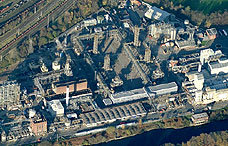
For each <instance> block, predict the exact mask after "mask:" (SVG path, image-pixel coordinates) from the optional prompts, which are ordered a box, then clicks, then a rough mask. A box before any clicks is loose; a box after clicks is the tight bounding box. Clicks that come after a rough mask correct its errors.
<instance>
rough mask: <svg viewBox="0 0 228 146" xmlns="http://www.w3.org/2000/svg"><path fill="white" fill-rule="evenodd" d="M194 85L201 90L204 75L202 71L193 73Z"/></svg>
mask: <svg viewBox="0 0 228 146" xmlns="http://www.w3.org/2000/svg"><path fill="white" fill-rule="evenodd" d="M193 83H194V85H195V87H196V89H198V90H202V89H203V83H204V76H203V74H202V73H196V74H194V82H193Z"/></svg>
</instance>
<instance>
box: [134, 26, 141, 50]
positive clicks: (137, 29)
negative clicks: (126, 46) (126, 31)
mask: <svg viewBox="0 0 228 146" xmlns="http://www.w3.org/2000/svg"><path fill="white" fill-rule="evenodd" d="M139 32H140V28H139V27H138V26H135V27H134V46H135V47H138V46H140V43H139Z"/></svg>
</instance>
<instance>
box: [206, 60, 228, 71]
mask: <svg viewBox="0 0 228 146" xmlns="http://www.w3.org/2000/svg"><path fill="white" fill-rule="evenodd" d="M208 69H209V71H210V73H211V74H219V73H220V72H223V73H228V59H227V58H220V59H219V60H218V61H216V62H209V63H208Z"/></svg>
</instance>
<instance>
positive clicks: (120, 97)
mask: <svg viewBox="0 0 228 146" xmlns="http://www.w3.org/2000/svg"><path fill="white" fill-rule="evenodd" d="M147 97H148V95H147V93H146V91H145V90H144V88H139V89H134V90H130V91H123V92H119V93H114V94H111V96H110V98H111V100H112V102H113V103H114V104H116V103H123V102H128V101H133V100H138V99H143V98H147Z"/></svg>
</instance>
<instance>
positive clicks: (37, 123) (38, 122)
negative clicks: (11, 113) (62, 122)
mask: <svg viewBox="0 0 228 146" xmlns="http://www.w3.org/2000/svg"><path fill="white" fill-rule="evenodd" d="M30 127H31V130H32V132H33V133H34V134H35V135H43V134H46V133H47V120H46V119H45V117H43V116H42V115H41V114H39V113H38V114H36V115H35V116H34V117H31V119H30Z"/></svg>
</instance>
